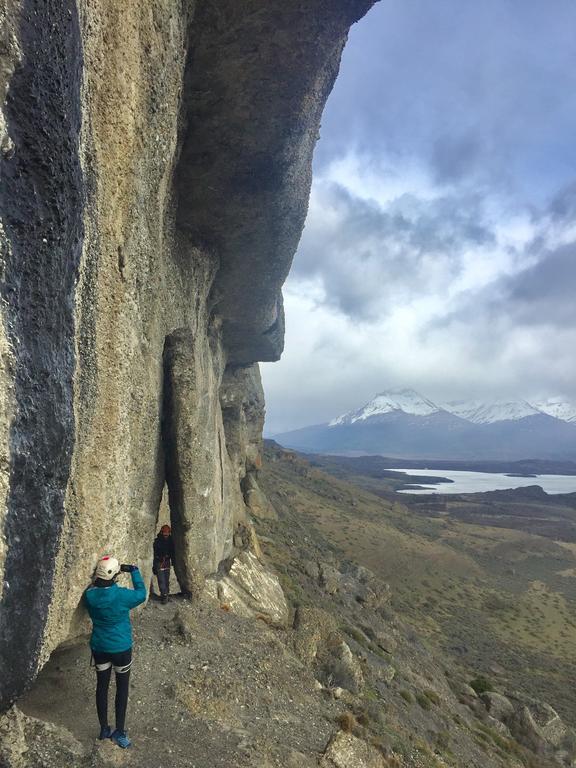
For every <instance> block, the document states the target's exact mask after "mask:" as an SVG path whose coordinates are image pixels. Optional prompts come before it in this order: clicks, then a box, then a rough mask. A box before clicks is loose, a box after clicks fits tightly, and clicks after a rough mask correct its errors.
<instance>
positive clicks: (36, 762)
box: [0, 706, 88, 768]
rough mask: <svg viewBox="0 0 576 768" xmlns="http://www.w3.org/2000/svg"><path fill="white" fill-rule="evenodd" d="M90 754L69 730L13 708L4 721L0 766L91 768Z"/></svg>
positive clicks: (0, 732) (0, 719)
mask: <svg viewBox="0 0 576 768" xmlns="http://www.w3.org/2000/svg"><path fill="white" fill-rule="evenodd" d="M87 759H88V752H87V751H86V749H85V748H84V747H83V746H82V744H80V742H79V741H77V740H76V739H75V738H74V736H72V734H71V733H70V731H67V730H66V729H65V728H60V727H58V726H56V725H54V724H52V723H47V722H45V721H44V720H38V719H37V718H35V717H29V716H28V715H24V714H23V713H22V712H21V711H20V710H19V709H18V708H17V707H15V706H14V707H12V708H11V709H9V710H8V711H7V712H6V713H5V714H4V715H3V716H1V717H0V766H2V768H39V767H40V766H42V767H43V766H66V768H88V763H87Z"/></svg>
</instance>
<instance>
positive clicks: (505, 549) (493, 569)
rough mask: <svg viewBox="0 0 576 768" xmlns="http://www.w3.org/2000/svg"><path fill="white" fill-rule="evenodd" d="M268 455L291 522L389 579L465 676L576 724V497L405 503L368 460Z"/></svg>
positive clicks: (272, 486)
mask: <svg viewBox="0 0 576 768" xmlns="http://www.w3.org/2000/svg"><path fill="white" fill-rule="evenodd" d="M267 450H268V460H267V461H266V463H265V469H264V471H263V473H262V485H263V487H264V490H265V492H266V494H267V495H268V496H269V498H270V500H271V501H272V504H273V506H274V507H275V508H276V509H277V510H278V511H279V514H280V516H281V517H284V518H286V519H288V518H289V519H290V520H291V524H292V525H294V526H300V528H301V530H302V533H303V536H308V537H311V538H313V537H314V536H316V535H318V536H321V537H322V539H323V540H324V541H325V542H326V543H327V545H328V546H329V547H331V548H332V549H333V552H334V553H336V555H337V556H338V557H340V558H342V557H344V558H349V559H351V560H354V561H357V562H359V563H361V564H363V565H365V566H366V567H368V568H370V569H371V570H372V571H374V572H375V573H376V574H377V575H378V576H379V577H381V578H382V579H384V580H385V581H386V582H388V583H389V584H390V586H391V588H392V594H393V597H392V604H393V607H394V609H395V610H396V611H398V612H399V614H400V615H402V616H403V617H404V618H405V619H406V620H408V621H409V622H411V624H412V625H413V626H414V627H415V628H416V629H417V631H418V632H419V633H420V634H422V635H423V636H425V637H427V638H428V640H429V641H431V642H432V643H433V644H435V645H436V646H437V647H438V648H439V649H442V651H443V652H445V653H447V654H449V655H450V656H451V657H452V660H453V663H454V664H455V665H456V666H457V667H458V668H459V669H461V670H462V671H463V673H464V674H465V675H467V676H473V675H475V674H479V673H481V674H483V675H486V676H487V677H489V678H491V679H494V681H495V682H497V683H498V684H499V685H501V686H508V687H514V688H517V689H520V690H523V691H525V692H526V693H530V694H532V695H537V696H540V697H542V698H544V699H545V700H546V701H549V702H550V703H551V704H552V705H553V706H554V707H556V708H557V709H558V710H559V711H560V712H561V714H562V715H563V716H564V717H565V718H566V719H567V721H568V722H570V723H574V722H576V693H575V692H574V689H573V686H571V685H569V684H567V681H569V680H573V679H574V677H575V675H576V579H575V576H576V543H575V542H576V535H575V533H576V532H575V527H574V522H573V521H574V519H575V518H576V511H575V508H574V507H575V506H576V503H575V499H574V496H573V495H570V496H565V497H554V496H552V497H550V496H546V495H545V494H540V493H539V492H538V491H537V490H534V489H524V490H522V491H518V492H500V493H493V494H492V493H491V494H474V495H468V496H450V497H438V496H434V497H432V496H428V497H422V496H418V497H416V496H413V497H411V496H409V495H405V494H403V495H402V496H400V495H399V494H396V493H394V490H393V488H394V486H395V485H396V484H397V481H394V480H390V479H385V480H379V479H378V478H377V477H374V476H372V475H373V474H374V473H371V472H370V468H368V470H367V471H366V473H363V461H362V459H346V460H345V461H339V460H338V459H335V458H334V457H330V458H328V457H326V458H325V457H318V456H315V457H314V459H313V461H314V466H312V465H311V464H309V463H308V462H307V461H305V460H304V459H300V458H298V457H297V456H296V455H295V454H289V455H290V456H292V457H293V458H291V459H290V460H286V458H285V456H286V455H288V454H283V453H282V452H281V451H279V450H278V449H277V448H274V447H273V445H270V446H269V447H268V449H267ZM283 456H284V458H282V457H283ZM329 473H331V474H329ZM294 588H296V589H297V584H296V586H295V587H294Z"/></svg>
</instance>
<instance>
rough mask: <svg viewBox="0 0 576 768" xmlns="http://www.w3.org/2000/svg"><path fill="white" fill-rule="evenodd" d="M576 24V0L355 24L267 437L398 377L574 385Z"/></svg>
mask: <svg viewBox="0 0 576 768" xmlns="http://www.w3.org/2000/svg"><path fill="white" fill-rule="evenodd" d="M575 29H576V4H575V3H574V2H573V0H483V2H481V3H478V2H474V0H434V2H430V0H381V2H380V3H378V4H377V5H376V6H375V8H374V9H373V10H372V11H371V12H370V13H369V14H368V16H366V18H365V19H364V20H363V21H361V22H360V23H359V24H357V25H356V26H355V27H354V28H353V30H352V32H351V35H350V40H349V43H348V46H347V48H346V50H345V53H344V58H343V61H342V67H341V71H340V76H339V78H338V80H337V82H336V86H335V89H334V91H333V93H332V95H331V97H330V99H329V101H328V104H327V107H326V111H325V114H324V118H323V122H322V130H321V139H320V142H319V143H318V146H317V150H316V156H315V163H314V169H315V175H314V183H313V189H312V196H311V200H310V210H309V214H308V219H307V223H306V228H305V231H304V234H303V237H302V241H301V244H300V248H299V250H298V253H297V255H296V258H295V260H294V266H293V268H292V272H291V275H290V277H289V279H288V281H287V283H286V285H285V288H284V295H285V304H286V316H287V332H286V349H285V352H284V356H283V358H282V360H281V361H280V362H279V363H274V364H265V365H262V372H263V379H264V386H265V390H266V398H267V411H268V417H267V433H268V434H274V433H276V432H280V431H284V430H287V429H293V428H297V427H300V426H305V425H308V424H318V423H321V422H324V421H327V420H329V419H331V418H333V417H334V416H336V415H338V414H340V413H342V412H345V411H347V410H350V409H352V408H357V407H359V406H361V405H363V404H364V403H365V402H366V401H368V400H369V399H371V397H372V396H373V395H374V394H376V393H377V392H379V391H382V390H384V389H387V388H390V387H397V386H409V387H413V388H415V389H417V390H419V391H420V392H422V393H423V394H425V395H427V396H429V397H432V398H436V399H442V398H445V399H449V398H467V397H481V398H494V397H524V398H531V397H534V396H540V395H556V394H561V395H563V396H565V397H568V398H573V399H576V296H575V293H576V34H575V33H574V30H575Z"/></svg>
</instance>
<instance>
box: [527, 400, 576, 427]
mask: <svg viewBox="0 0 576 768" xmlns="http://www.w3.org/2000/svg"><path fill="white" fill-rule="evenodd" d="M532 405H533V406H534V408H537V409H538V410H539V411H541V413H547V414H548V416H553V417H554V418H555V419H560V420H561V421H567V422H568V423H573V424H576V403H571V402H570V401H568V400H563V399H562V398H561V397H549V398H547V399H546V400H540V401H538V402H536V403H532Z"/></svg>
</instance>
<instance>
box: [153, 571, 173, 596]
mask: <svg viewBox="0 0 576 768" xmlns="http://www.w3.org/2000/svg"><path fill="white" fill-rule="evenodd" d="M156 578H157V579H158V589H159V590H160V596H161V597H164V595H169V594H170V568H163V569H158V573H157V574H156Z"/></svg>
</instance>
